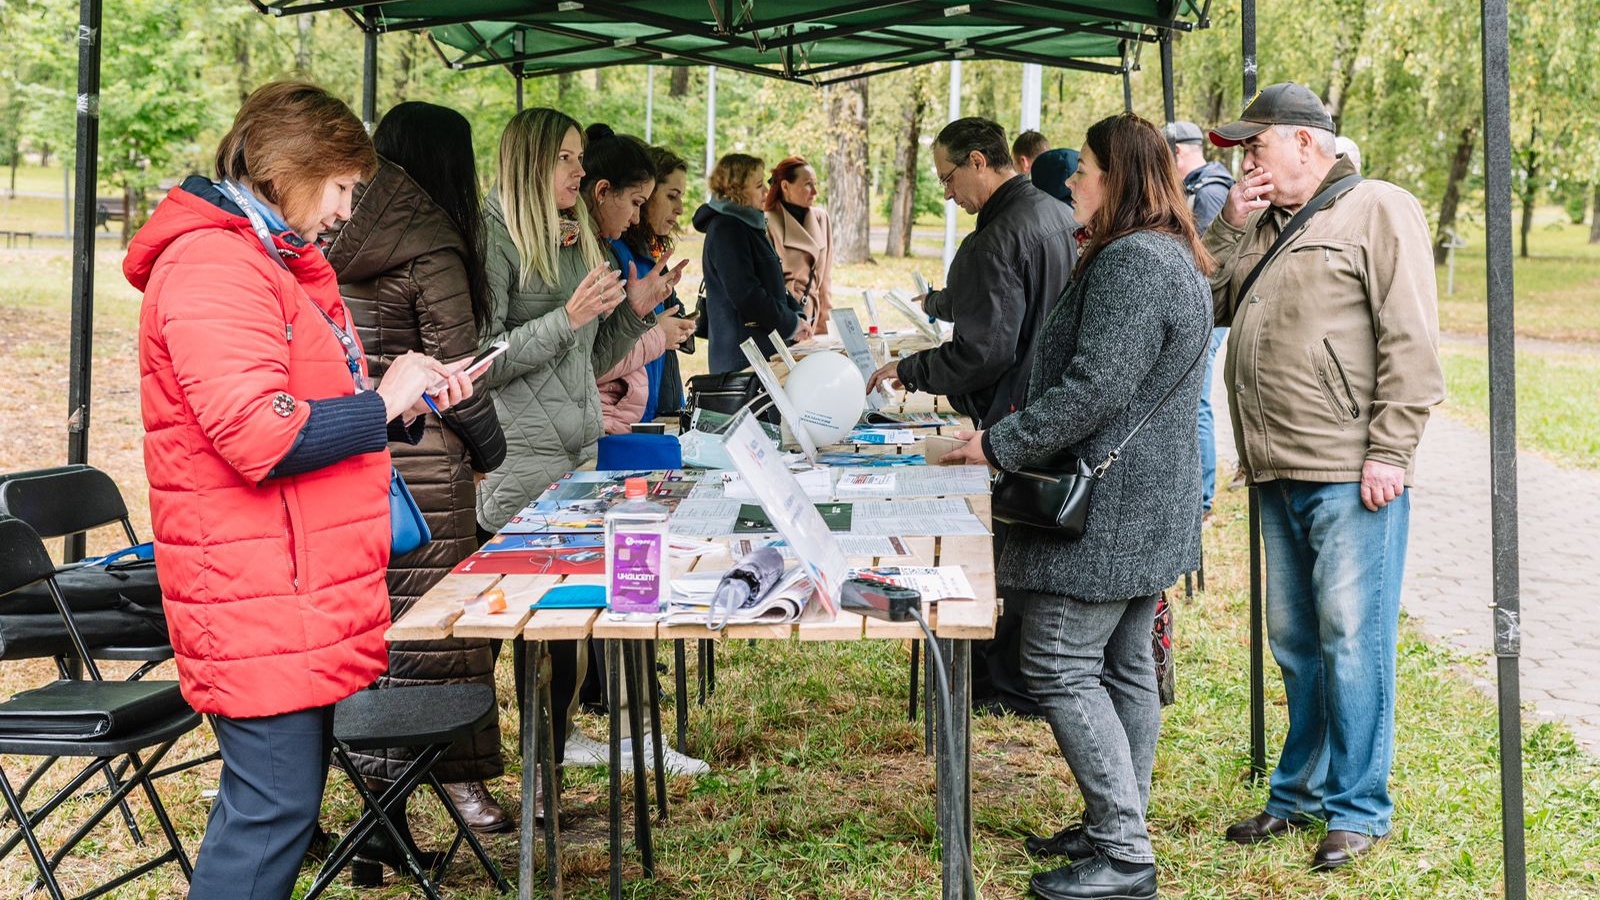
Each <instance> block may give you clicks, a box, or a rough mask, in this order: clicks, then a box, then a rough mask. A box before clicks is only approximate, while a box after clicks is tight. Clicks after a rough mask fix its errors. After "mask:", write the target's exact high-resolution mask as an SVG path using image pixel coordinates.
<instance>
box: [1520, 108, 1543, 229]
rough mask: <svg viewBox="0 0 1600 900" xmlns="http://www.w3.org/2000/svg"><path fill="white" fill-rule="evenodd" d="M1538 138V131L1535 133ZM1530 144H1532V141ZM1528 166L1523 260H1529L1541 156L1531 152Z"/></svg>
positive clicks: (1524, 211)
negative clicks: (1529, 238)
mask: <svg viewBox="0 0 1600 900" xmlns="http://www.w3.org/2000/svg"><path fill="white" fill-rule="evenodd" d="M1534 135H1535V137H1537V135H1538V132H1537V129H1536V130H1535V132H1534ZM1529 143H1532V141H1530V142H1529ZM1526 159H1527V164H1526V166H1525V167H1524V169H1523V172H1524V176H1525V177H1524V179H1523V182H1522V250H1521V252H1520V253H1519V254H1518V255H1519V256H1521V257H1522V258H1523V259H1527V258H1528V233H1529V232H1531V231H1533V202H1534V201H1535V200H1537V199H1538V198H1539V184H1538V181H1537V179H1538V177H1539V154H1538V151H1535V150H1529V151H1528V153H1527V157H1526Z"/></svg>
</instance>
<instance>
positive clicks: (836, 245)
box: [823, 66, 872, 264]
mask: <svg viewBox="0 0 1600 900" xmlns="http://www.w3.org/2000/svg"><path fill="white" fill-rule="evenodd" d="M861 71H862V69H861V67H860V66H856V67H853V68H851V69H847V70H846V71H845V72H843V73H841V74H843V75H846V76H848V75H854V74H859V73H860V72H861ZM823 97H824V102H825V103H826V104H827V111H828V112H827V115H828V130H829V131H830V132H832V134H831V135H830V138H831V139H830V140H829V141H828V144H829V149H828V215H829V216H830V217H831V218H832V219H833V258H834V261H835V262H838V263H845V264H849V263H859V262H867V261H868V260H870V259H871V258H872V248H871V247H870V246H869V245H868V221H869V218H870V215H871V214H870V206H869V202H870V201H869V199H868V194H869V190H868V185H867V81H866V79H864V78H857V79H855V80H853V81H846V82H843V83H841V84H836V85H831V86H829V87H827V88H825V89H824V93H823Z"/></svg>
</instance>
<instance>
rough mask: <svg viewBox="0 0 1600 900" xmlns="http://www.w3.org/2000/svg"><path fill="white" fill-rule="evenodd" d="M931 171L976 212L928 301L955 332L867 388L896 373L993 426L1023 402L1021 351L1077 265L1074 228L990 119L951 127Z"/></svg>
mask: <svg viewBox="0 0 1600 900" xmlns="http://www.w3.org/2000/svg"><path fill="white" fill-rule="evenodd" d="M933 168H934V172H935V173H936V174H937V175H938V176H939V183H940V184H941V185H942V186H943V187H944V196H945V199H947V200H954V201H956V203H957V204H958V205H960V207H961V208H962V209H964V210H966V211H967V212H969V213H975V214H977V216H978V224H977V227H976V228H975V229H974V230H973V232H972V233H971V234H969V235H967V237H966V239H965V240H963V241H962V242H961V247H960V248H959V249H957V250H956V255H955V258H954V259H953V260H951V261H950V272H949V274H948V275H947V276H946V279H945V287H944V290H940V291H929V292H928V294H927V296H926V297H924V298H923V300H922V304H923V308H924V309H926V310H927V311H928V314H929V315H932V316H937V317H938V318H940V319H943V320H945V321H947V322H953V323H954V324H955V330H954V332H953V334H952V337H951V340H949V341H947V342H945V343H944V344H942V345H940V346H938V347H935V348H933V349H932V350H923V351H921V352H920V353H913V354H911V355H909V356H906V357H903V358H901V359H899V360H897V361H894V362H890V363H889V364H888V365H886V366H884V367H883V368H881V369H879V370H878V371H877V372H874V373H873V375H872V379H871V384H869V385H868V386H867V389H868V391H871V390H873V389H874V388H876V387H877V386H878V384H879V383H881V382H883V381H886V380H889V379H894V380H896V381H898V382H900V383H901V384H902V385H904V386H905V388H906V389H907V390H912V391H927V392H928V393H932V394H944V395H945V396H947V397H948V398H949V399H950V405H951V406H953V407H955V409H956V411H957V412H960V413H961V414H962V415H965V416H969V417H971V419H972V420H973V422H974V423H975V424H976V425H977V426H978V427H979V428H988V427H989V426H990V425H993V424H994V423H995V422H997V421H999V420H1000V419H1001V418H1004V417H1005V416H1006V414H1007V413H1010V412H1011V411H1012V410H1014V409H1017V408H1019V407H1021V406H1022V402H1023V399H1024V397H1025V396H1026V394H1027V390H1028V373H1027V372H1024V371H1022V365H1023V362H1024V357H1026V356H1027V350H1028V346H1029V344H1030V343H1031V342H1032V340H1033V335H1034V333H1035V332H1036V331H1038V329H1039V326H1040V325H1041V324H1042V323H1043V322H1044V317H1045V315H1047V314H1048V313H1049V311H1050V307H1051V306H1052V305H1053V304H1054V303H1055V301H1056V298H1057V297H1060V296H1061V292H1062V291H1063V290H1065V289H1066V286H1067V281H1068V279H1069V278H1070V276H1071V274H1072V266H1073V264H1074V263H1075V262H1077V257H1078V253H1077V244H1076V242H1074V241H1073V238H1072V234H1073V232H1074V231H1075V230H1076V229H1077V224H1076V223H1075V222H1073V220H1072V213H1071V211H1070V210H1069V209H1068V208H1067V206H1066V205H1065V204H1063V203H1061V202H1059V201H1057V200H1056V199H1055V198H1054V197H1051V196H1050V195H1048V194H1046V193H1044V192H1043V191H1040V190H1039V189H1037V188H1035V187H1034V186H1033V185H1032V184H1031V183H1030V182H1029V181H1028V176H1026V175H1021V174H1018V172H1017V170H1016V169H1015V168H1014V167H1013V166H1012V163H1011V153H1010V150H1009V149H1008V148H1007V144H1006V133H1005V129H1003V128H1001V127H1000V126H999V125H997V124H996V123H994V122H992V121H990V120H988V119H981V118H977V117H969V118H965V119H957V120H955V121H954V122H951V123H950V124H949V125H946V126H945V127H944V130H943V131H941V132H939V136H938V138H936V139H935V140H934V143H933Z"/></svg>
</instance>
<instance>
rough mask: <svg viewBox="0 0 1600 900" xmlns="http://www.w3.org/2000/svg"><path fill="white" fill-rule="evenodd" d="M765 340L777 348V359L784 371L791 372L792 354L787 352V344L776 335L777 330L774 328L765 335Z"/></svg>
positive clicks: (792, 368) (792, 364) (792, 367)
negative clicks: (780, 361)
mask: <svg viewBox="0 0 1600 900" xmlns="http://www.w3.org/2000/svg"><path fill="white" fill-rule="evenodd" d="M767 340H769V341H771V342H772V346H774V347H777V348H778V358H779V359H781V360H783V367H784V371H793V370H794V354H793V353H790V352H789V342H788V341H785V340H784V339H783V336H782V335H780V334H778V329H776V328H774V329H772V333H771V334H769V335H767Z"/></svg>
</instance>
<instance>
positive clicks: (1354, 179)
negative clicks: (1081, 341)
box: [990, 175, 1361, 541]
mask: <svg viewBox="0 0 1600 900" xmlns="http://www.w3.org/2000/svg"><path fill="white" fill-rule="evenodd" d="M1359 181H1361V176H1360V175H1347V176H1345V177H1344V178H1341V179H1339V180H1338V181H1336V182H1334V183H1333V184H1331V185H1328V187H1327V188H1325V189H1323V190H1322V191H1321V192H1320V193H1318V194H1317V195H1316V196H1315V197H1313V198H1311V202H1309V203H1307V204H1306V205H1305V206H1304V207H1302V208H1301V210H1300V211H1299V212H1297V213H1295V215H1294V217H1293V218H1291V219H1290V220H1289V222H1288V224H1286V225H1284V226H1283V231H1281V232H1279V233H1278V238H1277V240H1275V241H1273V242H1272V246H1271V247H1269V248H1268V249H1267V252H1266V253H1265V254H1263V255H1262V257H1261V259H1260V261H1259V262H1257V263H1256V265H1255V268H1254V269H1251V270H1250V274H1249V275H1247V276H1245V279H1244V282H1243V283H1242V284H1241V285H1240V286H1239V294H1238V295H1239V296H1240V297H1244V296H1246V295H1248V294H1249V293H1250V288H1251V287H1252V286H1253V285H1254V284H1255V282H1256V278H1257V277H1258V276H1260V274H1261V273H1262V271H1263V270H1265V269H1266V267H1267V264H1268V263H1270V262H1271V261H1272V260H1273V258H1274V257H1276V256H1277V255H1278V251H1280V250H1282V249H1283V247H1284V245H1286V244H1288V243H1289V241H1290V239H1291V238H1293V237H1294V235H1295V233H1296V232H1298V231H1299V230H1300V229H1301V228H1303V227H1305V224H1306V222H1307V221H1308V220H1309V219H1310V218H1311V216H1312V214H1313V213H1315V212H1316V211H1317V210H1319V209H1321V208H1322V207H1324V206H1326V205H1327V204H1328V201H1330V200H1332V199H1333V198H1334V197H1335V196H1337V195H1339V194H1340V193H1343V192H1344V191H1345V190H1348V189H1349V188H1352V187H1354V186H1355V185H1356V184H1357V183H1358V182H1359ZM1078 317H1079V321H1080V322H1081V321H1082V317H1083V306H1082V304H1079V306H1078ZM1037 345H1038V340H1037V339H1035V340H1034V342H1033V345H1031V346H1029V348H1028V356H1029V357H1030V363H1031V357H1032V356H1033V349H1034V347H1035V346H1037ZM1208 347H1209V343H1202V344H1201V346H1200V352H1199V353H1198V354H1196V355H1195V358H1194V359H1193V360H1192V361H1191V362H1190V363H1189V367H1188V368H1186V369H1184V370H1183V374H1182V375H1180V376H1178V380H1177V381H1175V382H1173V384H1172V387H1170V388H1167V392H1166V393H1165V394H1163V395H1162V397H1161V399H1160V400H1159V401H1157V402H1156V405H1155V406H1153V407H1151V408H1150V411H1149V412H1147V413H1145V414H1144V416H1143V418H1141V419H1139V423H1138V424H1137V425H1135V426H1133V430H1132V431H1130V432H1128V435H1127V437H1124V438H1123V439H1122V442H1121V443H1119V444H1117V446H1116V447H1115V448H1113V449H1112V450H1111V452H1110V453H1107V454H1106V457H1105V459H1103V460H1101V461H1100V462H1099V464H1098V465H1095V466H1093V467H1091V466H1090V465H1089V464H1088V463H1087V462H1085V461H1084V460H1083V459H1082V458H1080V457H1078V456H1076V455H1072V454H1066V453H1061V454H1057V455H1056V456H1054V457H1052V458H1050V459H1049V460H1046V461H1045V462H1043V463H1041V464H1039V465H1034V466H1024V467H1022V468H1021V469H1018V470H1016V471H1014V472H1007V471H1004V470H1002V471H1001V472H999V473H998V474H996V475H995V478H994V485H993V491H992V495H991V498H990V509H991V514H992V516H993V517H994V519H995V520H997V521H1000V522H1005V523H1007V524H1010V525H1027V526H1029V527H1032V528H1039V529H1043V530H1045V531H1050V532H1054V533H1056V534H1057V535H1058V536H1059V537H1062V538H1064V539H1066V540H1069V541H1075V540H1077V539H1078V538H1081V537H1083V532H1084V527H1085V525H1086V524H1087V522H1088V519H1089V502H1090V499H1091V497H1092V496H1093V494H1094V485H1095V482H1097V481H1099V480H1100V477H1101V476H1102V475H1104V474H1105V473H1106V470H1107V469H1109V468H1111V464H1112V463H1114V462H1116V461H1117V457H1118V456H1120V455H1121V453H1122V448H1123V447H1126V446H1127V445H1128V442H1129V441H1131V440H1133V437H1134V435H1136V434H1138V433H1139V431H1140V430H1141V429H1143V428H1144V426H1145V423H1147V422H1149V421H1150V417H1151V416H1154V415H1155V414H1156V412H1157V411H1158V410H1160V409H1161V408H1162V407H1163V406H1165V405H1166V404H1167V401H1168V400H1170V399H1172V395H1173V394H1174V393H1176V392H1177V390H1178V386H1179V385H1181V384H1183V382H1184V381H1185V380H1186V379H1188V377H1189V373H1191V372H1193V371H1194V367H1195V366H1197V365H1199V364H1200V360H1201V359H1203V358H1204V357H1205V355H1206V349H1207V348H1208Z"/></svg>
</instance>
